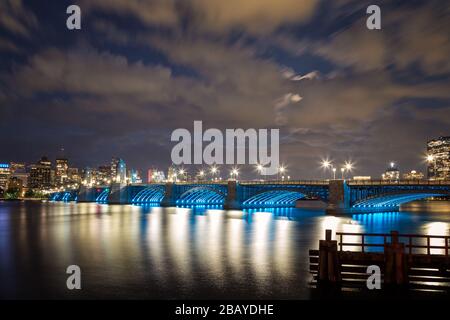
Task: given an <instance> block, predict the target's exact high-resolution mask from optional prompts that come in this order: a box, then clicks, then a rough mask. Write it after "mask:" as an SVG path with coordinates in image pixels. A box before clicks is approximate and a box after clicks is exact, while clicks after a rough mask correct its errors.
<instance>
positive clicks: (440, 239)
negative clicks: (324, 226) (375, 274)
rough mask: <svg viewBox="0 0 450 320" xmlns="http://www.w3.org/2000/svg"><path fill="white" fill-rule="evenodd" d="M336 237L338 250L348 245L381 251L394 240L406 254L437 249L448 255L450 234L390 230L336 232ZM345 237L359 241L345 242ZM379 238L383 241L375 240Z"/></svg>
mask: <svg viewBox="0 0 450 320" xmlns="http://www.w3.org/2000/svg"><path fill="white" fill-rule="evenodd" d="M336 237H337V238H338V239H339V240H338V247H339V251H344V249H345V248H348V247H353V248H360V250H361V252H366V251H367V250H366V249H367V248H380V249H381V250H379V251H383V250H384V248H385V247H386V245H387V244H388V243H392V242H396V241H397V242H398V241H400V242H402V243H404V244H405V251H406V252H407V253H408V254H413V253H426V254H427V255H431V254H433V252H434V251H436V250H437V251H438V252H436V253H435V254H444V255H445V256H448V255H449V248H450V236H446V235H419V234H399V233H397V232H396V231H392V232H391V233H357V232H336ZM345 237H356V238H358V239H359V240H360V241H358V242H345ZM380 238H382V239H383V241H382V242H376V241H377V239H380ZM394 239H395V240H394ZM347 241H348V240H347ZM418 241H420V243H418ZM432 250H434V251H432ZM417 251H420V252H417Z"/></svg>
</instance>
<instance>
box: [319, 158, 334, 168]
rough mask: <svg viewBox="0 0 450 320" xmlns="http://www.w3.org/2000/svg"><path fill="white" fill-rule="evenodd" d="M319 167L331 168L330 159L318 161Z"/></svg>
mask: <svg viewBox="0 0 450 320" xmlns="http://www.w3.org/2000/svg"><path fill="white" fill-rule="evenodd" d="M320 167H321V168H322V169H324V170H328V169H332V167H333V166H332V164H331V161H330V160H328V159H323V160H322V162H321V163H320Z"/></svg>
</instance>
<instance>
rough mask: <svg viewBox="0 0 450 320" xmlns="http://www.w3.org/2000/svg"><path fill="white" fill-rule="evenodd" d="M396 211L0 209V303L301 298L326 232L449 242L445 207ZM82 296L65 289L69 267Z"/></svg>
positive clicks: (18, 205) (10, 205)
mask: <svg viewBox="0 0 450 320" xmlns="http://www.w3.org/2000/svg"><path fill="white" fill-rule="evenodd" d="M402 210H403V211H401V212H393V213H375V214H364V215H354V216H352V217H332V216H326V215H325V214H324V212H323V211H321V210H306V209H273V210H265V209H264V210H248V211H224V210H220V209H205V208H203V209H198V208H197V209H187V208H143V207H137V206H113V205H100V204H92V203H80V204H75V203H52V202H46V203H39V202H0V298H2V299H15V298H31V299H35V298H50V299H80V298H88V299H91V298H129V299H141V298H142V299H188V298H190V299H211V298H213V299H216V298H217V299H220V298H246V299H264V298H276V299H308V298H309V297H310V289H309V288H308V282H309V281H310V280H311V276H310V274H309V271H308V268H309V265H308V250H309V249H312V248H317V247H318V241H319V239H323V237H324V233H325V229H333V230H334V231H347V232H390V231H391V230H398V231H400V232H403V233H420V234H439V235H443V234H449V230H450V203H449V202H433V203H432V202H417V203H413V204H411V205H409V206H408V207H405V208H403V209H402ZM72 264H76V265H78V266H80V268H81V270H82V290H78V291H77V290H74V291H69V290H67V289H66V279H67V276H68V275H67V274H66V273H65V270H66V268H67V266H68V265H72Z"/></svg>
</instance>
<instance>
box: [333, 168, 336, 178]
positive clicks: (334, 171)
mask: <svg viewBox="0 0 450 320" xmlns="http://www.w3.org/2000/svg"><path fill="white" fill-rule="evenodd" d="M332 170H333V180H336V168H335V167H333V169H332Z"/></svg>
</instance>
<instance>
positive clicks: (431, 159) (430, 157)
mask: <svg viewBox="0 0 450 320" xmlns="http://www.w3.org/2000/svg"><path fill="white" fill-rule="evenodd" d="M426 160H427V162H428V165H430V164H431V163H433V177H434V178H436V157H435V156H434V155H432V154H428V155H427V158H426ZM427 171H428V178H430V174H429V172H430V171H429V170H427Z"/></svg>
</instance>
